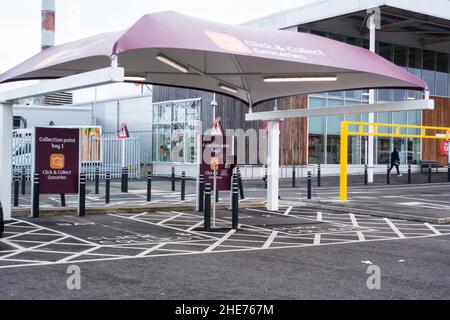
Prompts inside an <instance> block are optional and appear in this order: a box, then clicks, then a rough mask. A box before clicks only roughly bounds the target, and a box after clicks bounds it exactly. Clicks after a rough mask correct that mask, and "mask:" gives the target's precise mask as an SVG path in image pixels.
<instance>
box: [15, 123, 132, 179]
mask: <svg viewBox="0 0 450 320" xmlns="http://www.w3.org/2000/svg"><path fill="white" fill-rule="evenodd" d="M32 139H33V137H32V131H31V130H27V131H26V132H25V131H20V132H14V133H13V142H12V145H13V153H12V164H13V167H12V170H13V176H14V175H20V176H22V174H23V173H25V176H26V179H27V180H28V181H30V179H31V164H32V159H33V155H32V151H31V144H32ZM123 146H125V153H124V154H125V159H124V163H125V166H126V167H127V168H128V175H129V178H130V179H140V177H141V138H140V137H139V136H131V137H130V138H128V139H125V140H124V141H123V140H122V139H118V138H117V137H115V136H112V135H103V136H102V137H101V138H97V137H89V138H88V139H87V141H83V142H82V148H81V152H82V162H81V172H82V173H85V174H86V178H87V179H88V180H93V179H94V178H95V173H96V170H97V168H98V169H99V172H100V178H101V179H105V178H106V174H107V173H110V174H111V178H112V179H119V178H120V177H121V175H122V148H123Z"/></svg>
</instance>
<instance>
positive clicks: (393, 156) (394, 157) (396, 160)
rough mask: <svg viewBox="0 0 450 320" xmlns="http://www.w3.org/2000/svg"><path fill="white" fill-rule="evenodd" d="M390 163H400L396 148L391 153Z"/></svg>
mask: <svg viewBox="0 0 450 320" xmlns="http://www.w3.org/2000/svg"><path fill="white" fill-rule="evenodd" d="M391 164H400V154H399V153H398V151H397V150H394V152H392V153H391Z"/></svg>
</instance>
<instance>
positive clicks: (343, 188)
mask: <svg viewBox="0 0 450 320" xmlns="http://www.w3.org/2000/svg"><path fill="white" fill-rule="evenodd" d="M350 126H358V130H356V131H350V130H349V127H350ZM365 128H367V131H366V130H365ZM370 128H373V130H370ZM379 128H392V129H393V130H392V132H393V133H380V130H379ZM402 129H416V130H420V134H401V133H400V131H401V130H402ZM370 131H373V132H370ZM428 131H434V133H433V134H432V133H429V132H428ZM349 136H367V137H369V136H373V137H387V138H389V137H391V138H410V139H414V138H417V139H435V140H450V128H445V127H428V126H410V125H404V124H385V123H369V122H352V121H342V122H341V177H340V200H341V201H347V200H348V195H347V184H348V182H347V176H348V137H349Z"/></svg>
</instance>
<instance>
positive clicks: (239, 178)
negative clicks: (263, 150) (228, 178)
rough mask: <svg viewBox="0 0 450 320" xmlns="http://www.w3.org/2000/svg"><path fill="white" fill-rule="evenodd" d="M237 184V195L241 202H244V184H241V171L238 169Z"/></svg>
mask: <svg viewBox="0 0 450 320" xmlns="http://www.w3.org/2000/svg"><path fill="white" fill-rule="evenodd" d="M237 183H238V187H239V193H240V197H241V200H244V199H245V194H244V184H243V183H242V175H241V169H239V168H237Z"/></svg>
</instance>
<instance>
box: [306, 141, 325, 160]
mask: <svg viewBox="0 0 450 320" xmlns="http://www.w3.org/2000/svg"><path fill="white" fill-rule="evenodd" d="M324 137H325V136H324V135H323V134H310V135H309V141H308V158H309V162H308V163H310V164H323V163H325V162H324V160H325V157H324V146H325V139H324Z"/></svg>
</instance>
